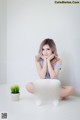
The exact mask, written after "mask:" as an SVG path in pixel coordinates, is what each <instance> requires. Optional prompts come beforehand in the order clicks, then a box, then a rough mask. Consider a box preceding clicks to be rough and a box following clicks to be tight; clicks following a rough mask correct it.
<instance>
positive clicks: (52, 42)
mask: <svg viewBox="0 0 80 120" xmlns="http://www.w3.org/2000/svg"><path fill="white" fill-rule="evenodd" d="M46 44H47V45H49V47H50V48H51V50H52V53H53V54H55V57H54V59H53V62H56V61H57V60H59V59H58V54H57V49H56V44H55V42H54V41H53V39H49V38H47V39H44V40H43V41H42V42H41V45H40V48H39V53H40V54H42V49H43V46H44V45H46Z"/></svg>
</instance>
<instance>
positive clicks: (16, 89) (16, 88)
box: [11, 85, 20, 94]
mask: <svg viewBox="0 0 80 120" xmlns="http://www.w3.org/2000/svg"><path fill="white" fill-rule="evenodd" d="M19 92H20V87H19V85H13V86H11V93H13V94H16V93H19Z"/></svg>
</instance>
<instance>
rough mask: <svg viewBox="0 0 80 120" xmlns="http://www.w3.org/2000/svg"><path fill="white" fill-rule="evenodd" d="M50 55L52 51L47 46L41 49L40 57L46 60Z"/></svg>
mask: <svg viewBox="0 0 80 120" xmlns="http://www.w3.org/2000/svg"><path fill="white" fill-rule="evenodd" d="M51 54H52V50H51V48H50V46H49V45H48V44H46V45H44V46H43V48H42V55H43V56H44V57H45V58H46V59H47V58H48V57H49V56H50V55H51Z"/></svg>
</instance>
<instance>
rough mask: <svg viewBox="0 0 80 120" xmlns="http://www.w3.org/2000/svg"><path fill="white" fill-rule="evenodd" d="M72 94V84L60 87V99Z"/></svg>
mask: <svg viewBox="0 0 80 120" xmlns="http://www.w3.org/2000/svg"><path fill="white" fill-rule="evenodd" d="M73 94H74V88H73V87H72V86H64V87H62V88H61V99H62V100H63V99H65V98H66V97H68V96H70V95H73Z"/></svg>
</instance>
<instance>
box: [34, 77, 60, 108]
mask: <svg viewBox="0 0 80 120" xmlns="http://www.w3.org/2000/svg"><path fill="white" fill-rule="evenodd" d="M34 88H35V90H34V94H35V95H36V104H37V105H41V104H42V103H46V101H47V102H49V101H51V102H52V103H53V104H54V105H55V106H56V105H58V104H59V101H60V89H61V82H60V81H59V80H57V79H39V80H36V81H35V82H34Z"/></svg>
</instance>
